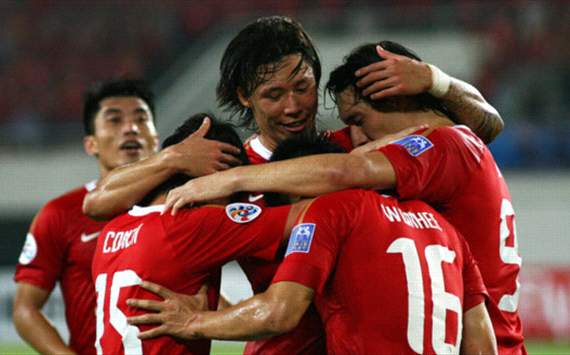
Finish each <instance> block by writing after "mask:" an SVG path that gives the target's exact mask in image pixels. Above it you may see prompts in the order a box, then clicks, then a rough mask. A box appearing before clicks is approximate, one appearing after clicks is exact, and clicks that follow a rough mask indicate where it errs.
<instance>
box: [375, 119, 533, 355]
mask: <svg viewBox="0 0 570 355" xmlns="http://www.w3.org/2000/svg"><path fill="white" fill-rule="evenodd" d="M425 134H427V136H424V135H425ZM424 135H419V134H418V135H412V136H409V137H405V138H403V139H401V140H399V141H397V142H394V143H393V144H390V145H387V146H385V147H382V148H380V151H381V152H382V153H384V155H385V156H386V157H387V158H388V159H389V160H390V162H391V164H392V166H393V167H394V170H395V172H396V177H397V185H396V192H397V193H398V195H399V196H400V197H401V198H403V199H409V198H415V199H421V200H423V201H426V202H427V203H429V204H430V205H432V206H434V207H435V208H436V209H437V210H438V211H440V212H441V214H442V215H443V216H445V218H446V219H447V220H448V221H449V222H451V224H453V225H454V226H455V227H456V228H457V230H459V232H461V234H462V235H463V236H464V237H465V239H466V240H467V242H468V243H469V246H470V248H471V250H472V252H473V255H474V257H475V260H477V262H478V263H479V267H480V269H481V274H482V275H483V280H484V281H485V285H486V286H487V290H488V291H489V295H490V298H491V299H490V302H489V303H488V304H487V309H488V310H489V315H490V316H491V320H492V322H493V327H494V329H495V334H496V336H497V343H498V346H499V352H500V353H508V354H514V353H526V350H525V348H524V343H523V335H522V325H521V321H520V318H519V315H518V311H517V310H518V297H519V284H518V274H519V271H520V265H521V258H520V256H519V254H518V251H517V240H516V231H515V213H514V210H513V206H512V203H511V197H510V194H509V190H508V188H507V185H506V183H505V180H504V179H503V176H502V175H501V172H500V171H499V168H498V167H497V165H496V163H495V160H494V159H493V156H492V155H491V152H490V151H489V149H488V148H487V147H486V146H485V144H483V142H482V141H481V140H480V139H479V138H477V136H475V134H473V132H471V130H470V129H469V128H467V127H465V126H455V127H442V128H437V129H435V130H433V131H430V130H428V131H426V132H424Z"/></svg>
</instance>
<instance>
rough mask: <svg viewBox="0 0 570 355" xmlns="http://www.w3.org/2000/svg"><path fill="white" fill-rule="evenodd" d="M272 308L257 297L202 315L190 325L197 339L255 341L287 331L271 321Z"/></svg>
mask: <svg viewBox="0 0 570 355" xmlns="http://www.w3.org/2000/svg"><path fill="white" fill-rule="evenodd" d="M271 313H272V307H271V306H270V305H269V304H267V303H265V302H264V301H262V300H259V299H258V298H257V297H253V298H250V299H249V300H246V301H244V302H241V303H239V304H238V305H235V306H232V307H229V308H225V309H224V310H222V311H217V312H204V313H201V314H200V315H199V316H198V317H197V319H196V320H195V321H194V323H192V328H193V329H194V333H195V336H196V337H199V338H209V339H220V340H254V339H260V338H268V337H271V336H274V335H278V334H281V333H283V332H284V331H286V330H287V329H285V328H283V327H282V325H281V324H275V322H274V321H272V319H274V318H273V316H272V314H271Z"/></svg>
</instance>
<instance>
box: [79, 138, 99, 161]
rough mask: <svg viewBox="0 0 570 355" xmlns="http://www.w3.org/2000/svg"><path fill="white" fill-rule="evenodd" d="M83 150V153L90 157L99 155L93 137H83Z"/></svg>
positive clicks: (97, 146)
mask: <svg viewBox="0 0 570 355" xmlns="http://www.w3.org/2000/svg"><path fill="white" fill-rule="evenodd" d="M83 149H85V153H87V154H88V155H91V156H92V157H97V155H98V154H99V145H98V144H97V140H96V139H95V136H93V135H88V136H85V137H83Z"/></svg>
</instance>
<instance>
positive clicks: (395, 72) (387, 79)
mask: <svg viewBox="0 0 570 355" xmlns="http://www.w3.org/2000/svg"><path fill="white" fill-rule="evenodd" d="M376 52H377V53H378V55H379V56H380V57H381V58H384V60H383V61H381V62H376V63H372V64H369V65H367V66H365V67H363V68H360V69H358V70H357V71H356V73H355V75H356V76H358V77H360V80H358V82H357V83H356V85H357V86H358V87H360V88H365V89H364V90H363V91H362V94H363V95H365V96H368V95H370V98H371V99H373V100H378V99H381V98H384V97H388V96H395V95H416V94H419V93H422V92H426V91H427V90H429V89H430V88H431V85H432V79H431V70H430V68H429V67H428V65H427V64H426V63H422V62H419V61H417V60H414V59H411V58H408V57H405V56H402V55H398V54H394V53H392V52H389V51H387V50H385V49H383V48H382V47H381V46H376Z"/></svg>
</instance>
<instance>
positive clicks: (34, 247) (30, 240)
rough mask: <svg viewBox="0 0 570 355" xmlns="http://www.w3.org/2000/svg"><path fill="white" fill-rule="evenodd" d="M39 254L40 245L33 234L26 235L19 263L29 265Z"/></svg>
mask: <svg viewBox="0 0 570 355" xmlns="http://www.w3.org/2000/svg"><path fill="white" fill-rule="evenodd" d="M37 254H38V244H37V243H36V238H34V235H33V234H32V233H28V234H27V235H26V242H25V243H24V247H23V248H22V253H20V258H19V259H18V262H19V263H20V264H22V265H28V264H29V263H31V262H32V260H34V258H35V257H36V255H37Z"/></svg>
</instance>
